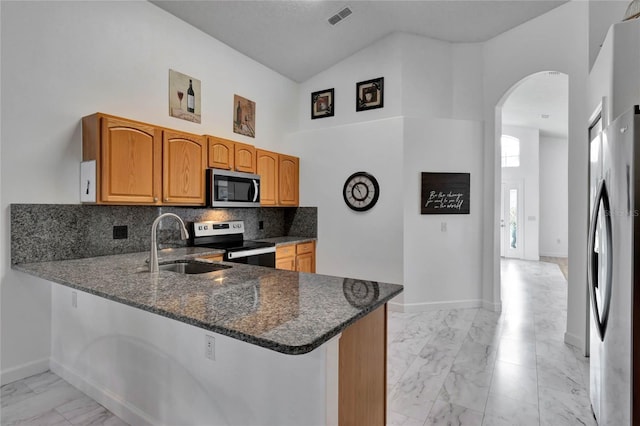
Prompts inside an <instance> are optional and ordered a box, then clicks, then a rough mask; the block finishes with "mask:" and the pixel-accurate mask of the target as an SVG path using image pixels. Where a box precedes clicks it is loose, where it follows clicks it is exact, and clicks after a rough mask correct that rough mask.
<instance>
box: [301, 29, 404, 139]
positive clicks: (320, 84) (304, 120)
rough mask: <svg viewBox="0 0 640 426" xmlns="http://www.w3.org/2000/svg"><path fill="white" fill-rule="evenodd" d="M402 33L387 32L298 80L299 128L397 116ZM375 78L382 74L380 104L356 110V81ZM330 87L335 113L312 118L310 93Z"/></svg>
mask: <svg viewBox="0 0 640 426" xmlns="http://www.w3.org/2000/svg"><path fill="white" fill-rule="evenodd" d="M403 36H404V35H403V34H391V35H389V36H387V37H385V38H383V39H381V40H379V41H378V42H376V43H374V44H372V45H370V46H368V47H365V48H364V49H362V50H360V51H359V52H357V53H355V54H353V55H352V56H350V57H348V58H346V59H344V60H343V61H341V62H339V63H338V64H336V65H334V66H332V67H331V68H329V69H327V70H325V71H323V72H321V73H319V74H317V75H316V76H314V77H313V78H311V79H309V80H307V81H305V82H303V83H301V84H300V90H299V97H298V111H299V128H300V130H302V131H304V130H314V129H324V128H328V127H337V126H341V125H344V124H352V123H360V122H370V121H374V120H380V119H384V118H388V117H397V116H399V115H400V114H401V112H402V89H403V87H402V69H401V66H402V54H403V52H402V40H403ZM378 77H384V107H383V108H379V109H372V110H368V111H361V112H357V111H356V83H357V82H359V81H365V80H370V79H373V78H378ZM331 88H334V89H335V92H334V93H335V99H334V108H335V115H334V116H333V117H327V118H319V119H315V120H312V119H311V93H312V92H317V91H319V90H325V89H331Z"/></svg>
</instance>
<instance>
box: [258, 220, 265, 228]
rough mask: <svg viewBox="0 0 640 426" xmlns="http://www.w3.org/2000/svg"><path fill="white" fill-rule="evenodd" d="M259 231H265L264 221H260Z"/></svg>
mask: <svg viewBox="0 0 640 426" xmlns="http://www.w3.org/2000/svg"><path fill="white" fill-rule="evenodd" d="M258 229H264V220H260V221H258Z"/></svg>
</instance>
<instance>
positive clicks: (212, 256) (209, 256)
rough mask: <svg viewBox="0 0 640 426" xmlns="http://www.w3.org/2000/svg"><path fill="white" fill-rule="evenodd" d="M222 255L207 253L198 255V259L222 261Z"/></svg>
mask: <svg viewBox="0 0 640 426" xmlns="http://www.w3.org/2000/svg"><path fill="white" fill-rule="evenodd" d="M223 258H224V256H223V255H222V254H207V255H204V256H198V259H206V260H211V261H214V262H222V260H223Z"/></svg>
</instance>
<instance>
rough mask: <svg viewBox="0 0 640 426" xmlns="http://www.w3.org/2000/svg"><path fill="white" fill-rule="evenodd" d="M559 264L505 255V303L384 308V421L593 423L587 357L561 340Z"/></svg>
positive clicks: (412, 424) (414, 424)
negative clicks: (497, 307)
mask: <svg viewBox="0 0 640 426" xmlns="http://www.w3.org/2000/svg"><path fill="white" fill-rule="evenodd" d="M566 298H567V283H566V280H565V278H564V276H563V275H562V273H561V271H560V269H559V268H558V265H557V264H553V263H545V262H532V261H522V260H512V259H508V260H505V259H503V260H502V313H499V314H497V313H494V312H490V311H487V310H484V309H452V310H439V311H431V312H421V313H397V312H391V313H390V321H389V324H388V333H389V336H388V341H389V346H388V358H389V364H388V392H389V393H388V407H389V411H388V413H389V415H388V419H387V425H388V426H391V425H397V426H400V425H402V426H426V425H478V426H480V425H483V426H494V425H495V426H502V425H505V426H506V425H509V426H510V425H527V426H528V425H536V426H537V425H549V426H563V425H571V426H573V425H589V426H596V423H595V420H594V418H593V416H592V414H591V408H590V407H591V406H590V402H589V393H588V387H587V386H588V382H589V359H588V358H584V357H583V356H582V355H581V353H580V351H579V350H577V349H576V348H573V347H571V346H569V345H566V344H565V343H564V340H563V339H564V330H565V324H566V315H567V309H566Z"/></svg>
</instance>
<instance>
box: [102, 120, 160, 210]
mask: <svg viewBox="0 0 640 426" xmlns="http://www.w3.org/2000/svg"><path fill="white" fill-rule="evenodd" d="M161 135H162V131H161V130H159V129H157V128H155V127H153V126H149V125H144V124H142V123H134V122H129V121H127V120H121V119H117V118H111V117H103V118H102V119H101V162H100V168H101V171H100V175H101V176H100V177H101V182H100V187H101V190H100V201H101V202H105V203H136V204H156V203H158V202H159V200H158V197H159V194H160V185H161V179H162V174H161V167H162V160H161V156H162V145H161V143H162V142H161V140H162V139H161V137H162V136H161Z"/></svg>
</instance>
